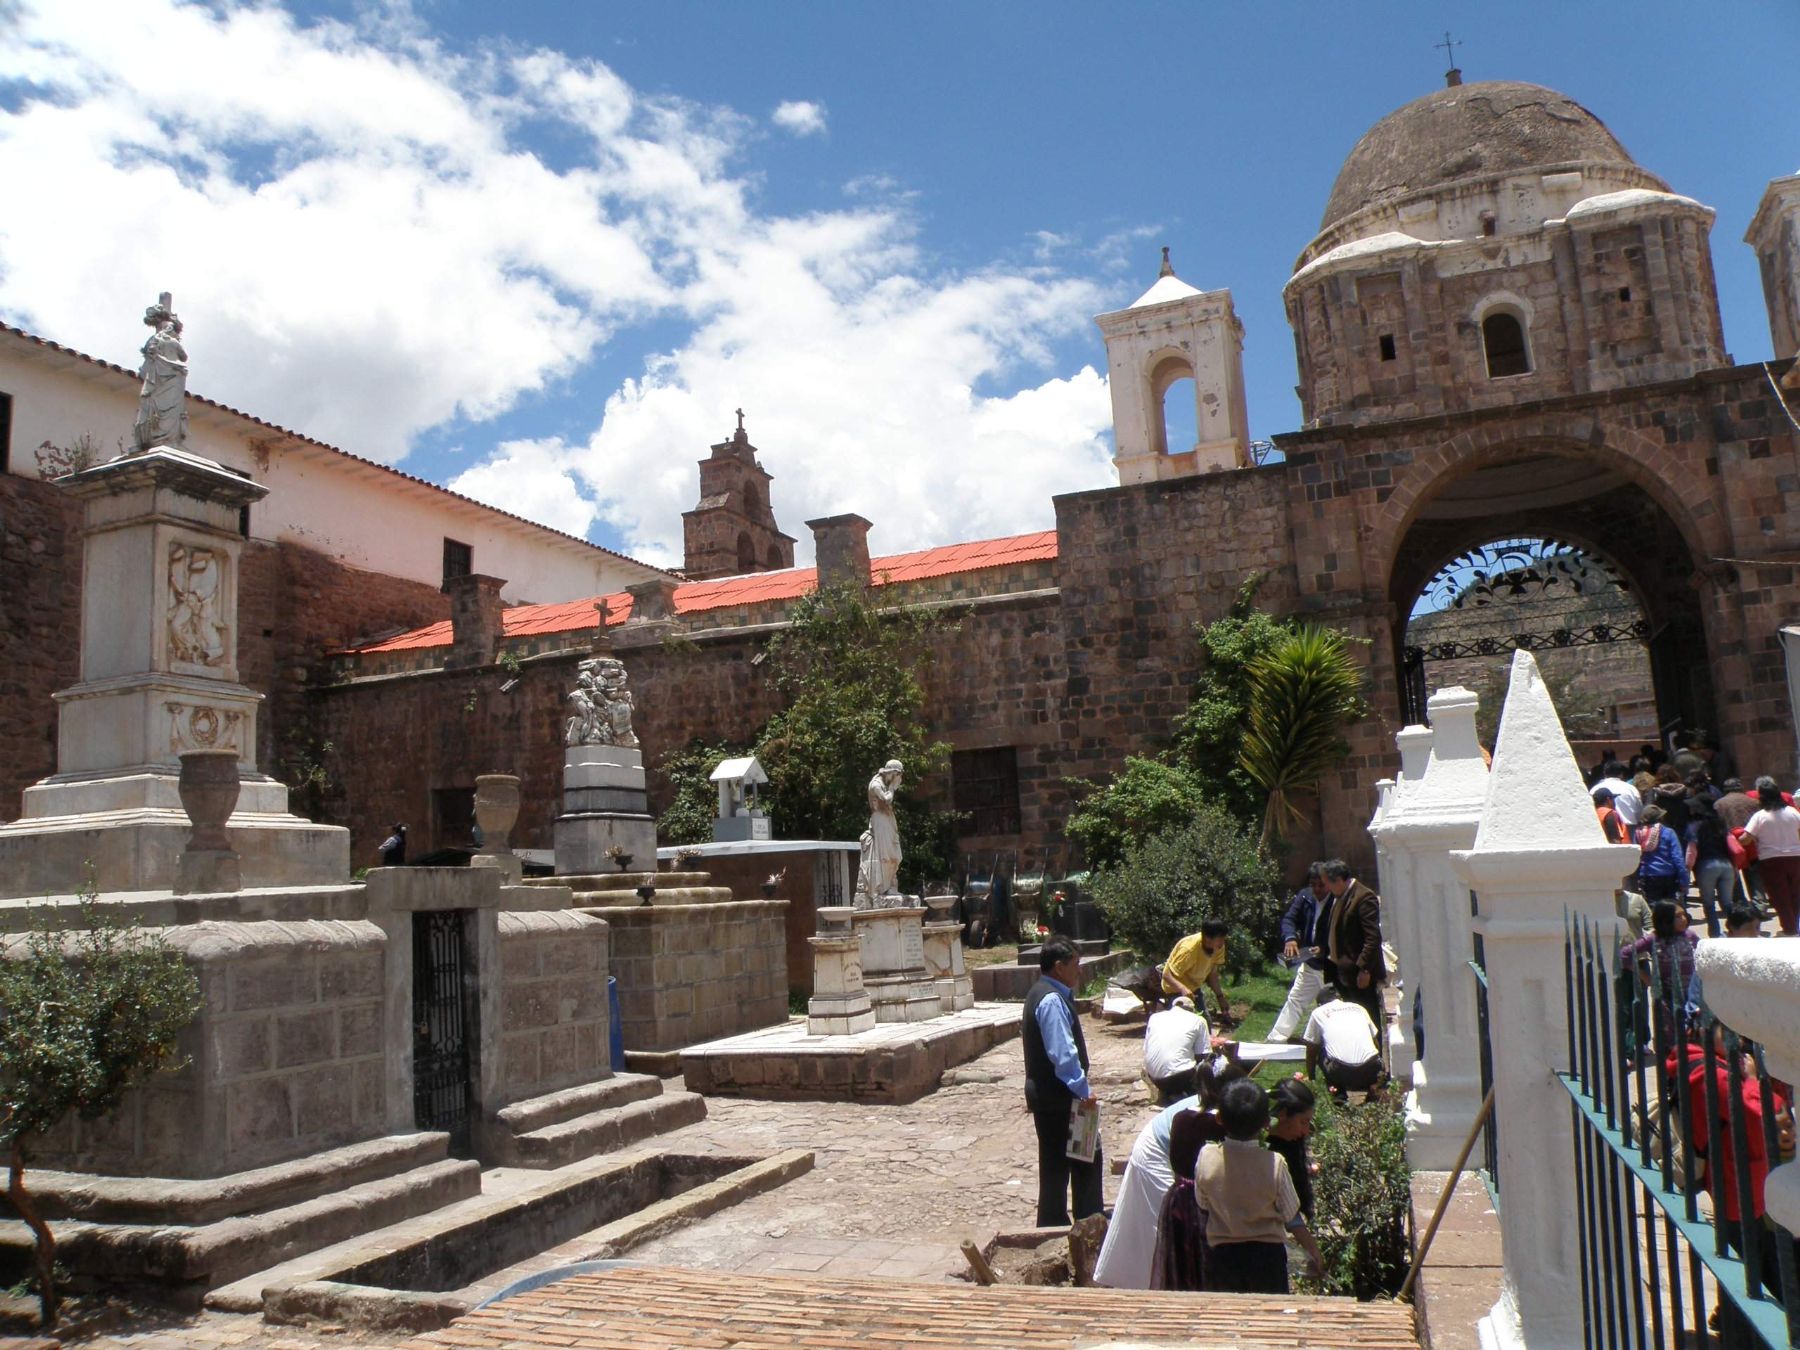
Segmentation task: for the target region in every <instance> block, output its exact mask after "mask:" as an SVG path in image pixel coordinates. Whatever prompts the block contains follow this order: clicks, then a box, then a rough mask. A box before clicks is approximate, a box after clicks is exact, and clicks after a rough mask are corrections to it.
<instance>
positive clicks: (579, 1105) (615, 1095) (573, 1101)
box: [495, 1073, 663, 1135]
mask: <svg viewBox="0 0 1800 1350" xmlns="http://www.w3.org/2000/svg"><path fill="white" fill-rule="evenodd" d="M662 1090H663V1085H662V1081H661V1080H660V1079H657V1078H653V1077H651V1076H650V1075H649V1074H642V1073H616V1074H614V1075H613V1076H612V1077H611V1078H605V1079H602V1080H601V1081H600V1082H598V1083H583V1084H582V1085H581V1086H580V1087H572V1088H567V1089H565V1090H563V1091H562V1092H551V1093H547V1094H545V1095H544V1096H542V1097H533V1098H531V1099H530V1100H528V1101H522V1102H514V1103H513V1104H512V1105H511V1106H506V1107H502V1108H501V1109H500V1110H499V1111H497V1112H496V1113H495V1119H496V1120H498V1121H499V1123H500V1124H501V1125H502V1126H503V1127H504V1128H505V1129H506V1130H508V1131H509V1132H511V1133H512V1134H515V1135H520V1134H531V1133H534V1132H535V1131H538V1130H543V1129H548V1128H549V1127H550V1126H552V1125H561V1124H562V1123H563V1122H564V1121H568V1120H573V1119H575V1118H576V1117H577V1116H585V1115H591V1114H593V1113H595V1112H598V1111H605V1110H609V1109H616V1108H619V1107H624V1106H629V1105H630V1104H631V1103H632V1102H641V1101H645V1100H647V1099H649V1098H651V1097H656V1096H660V1095H661V1093H662Z"/></svg>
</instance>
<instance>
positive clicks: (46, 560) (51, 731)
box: [0, 473, 81, 820]
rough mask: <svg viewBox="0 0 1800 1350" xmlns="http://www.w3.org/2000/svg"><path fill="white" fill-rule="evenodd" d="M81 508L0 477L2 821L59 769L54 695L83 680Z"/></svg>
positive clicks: (57, 493)
mask: <svg viewBox="0 0 1800 1350" xmlns="http://www.w3.org/2000/svg"><path fill="white" fill-rule="evenodd" d="M80 603H81V504H80V503H79V502H76V501H74V500H72V499H71V498H69V497H68V496H67V495H65V494H64V492H63V490H62V489H61V488H59V487H56V486H54V485H53V484H50V483H42V482H39V481H38V480H37V479H35V478H20V477H18V476H17V475H14V474H9V473H0V820H14V819H16V818H17V817H18V814H19V794H20V792H21V791H23V789H25V788H26V787H28V786H30V785H31V784H32V783H34V782H36V781H37V780H38V779H40V778H43V777H44V776H45V775H47V774H50V773H54V772H55V770H56V718H55V716H54V714H53V713H52V712H51V708H52V706H53V705H52V704H51V702H50V695H51V694H52V693H53V692H54V691H55V690H58V689H62V688H66V687H67V686H68V685H71V684H74V683H75V681H76V680H77V679H79V678H80V674H81V608H80Z"/></svg>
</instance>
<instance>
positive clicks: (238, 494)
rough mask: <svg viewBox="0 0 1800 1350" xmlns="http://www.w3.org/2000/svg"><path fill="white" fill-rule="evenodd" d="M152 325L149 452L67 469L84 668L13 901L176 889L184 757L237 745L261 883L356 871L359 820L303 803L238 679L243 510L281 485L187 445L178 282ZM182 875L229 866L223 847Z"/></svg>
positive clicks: (26, 804) (62, 700)
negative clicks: (259, 752) (291, 802)
mask: <svg viewBox="0 0 1800 1350" xmlns="http://www.w3.org/2000/svg"><path fill="white" fill-rule="evenodd" d="M145 322H147V323H151V324H152V326H153V327H155V328H156V333H155V334H154V335H153V336H152V337H151V339H150V341H149V342H147V343H145V344H144V371H143V374H144V390H143V395H142V399H141V401H140V405H139V411H138V421H137V425H136V427H135V429H134V433H133V434H134V437H135V439H136V442H137V449H136V450H134V451H132V452H128V453H127V454H124V455H121V456H119V457H118V458H116V459H112V460H109V461H107V462H106V463H104V464H99V465H96V466H94V467H93V468H91V469H85V470H83V471H82V472H80V473H75V474H70V475H68V476H67V477H65V478H62V479H60V480H58V481H60V482H61V483H62V484H63V486H64V488H65V489H66V490H67V491H68V492H69V493H70V494H71V495H72V496H74V497H76V498H78V499H79V500H80V501H82V502H83V503H84V517H85V527H84V532H83V537H82V564H81V679H80V681H79V682H78V683H77V684H75V685H73V686H72V687H70V688H68V689H63V690H59V691H58V692H57V693H56V695H55V699H56V703H57V709H58V711H57V727H56V732H57V739H56V770H57V771H56V772H55V773H54V774H52V775H51V776H50V777H49V778H46V779H44V780H43V781H42V782H39V783H36V784H34V785H33V786H31V787H28V788H26V789H25V792H24V799H23V803H22V808H21V812H20V818H19V820H17V821H15V822H14V823H12V824H10V825H5V826H0V899H10V898H18V897H25V896H37V897H40V898H41V897H43V896H45V895H51V894H58V893H62V892H66V891H67V889H68V887H69V884H70V882H71V880H72V879H74V878H79V877H81V876H82V874H83V870H84V864H85V863H87V862H90V861H91V862H92V863H93V865H94V875H93V880H94V884H95V885H96V886H97V887H98V888H99V889H100V890H101V891H142V890H157V889H162V890H168V889H171V888H173V887H174V886H175V884H176V882H177V872H178V870H179V868H180V859H181V857H182V855H183V854H184V853H185V852H186V851H187V843H188V835H189V829H190V821H189V818H188V814H187V812H186V811H185V810H184V809H183V808H182V802H181V794H180V787H179V785H180V780H181V775H182V755H183V754H184V752H187V751H193V750H212V751H233V752H235V761H236V765H237V778H238V785H239V793H238V797H237V800H236V802H235V803H234V804H233V806H232V808H231V815H230V819H229V821H228V822H227V826H226V836H225V839H226V843H225V845H224V846H220V836H217V835H216V834H213V833H211V832H209V842H210V844H211V845H212V846H211V847H206V848H202V849H200V850H199V851H200V852H205V853H210V854H215V855H223V854H224V853H226V852H235V853H236V854H237V855H238V859H239V871H240V875H241V880H242V884H243V885H244V886H246V887H252V888H255V887H266V886H285V885H312V884H326V883H330V882H336V881H341V880H342V879H343V878H344V877H346V876H347V875H348V874H349V868H350V834H349V831H348V830H343V829H338V828H335V827H331V826H323V825H314V824H312V823H311V822H310V821H306V820H302V819H301V818H300V817H298V816H294V815H290V814H288V809H287V805H288V793H287V788H286V786H285V785H283V784H282V783H279V782H277V781H276V780H274V779H273V778H270V777H268V776H267V775H266V774H262V773H259V772H258V771H257V768H256V718H257V711H258V708H259V707H260V705H261V704H262V701H263V696H262V695H261V694H258V693H256V692H255V691H254V690H252V689H249V688H246V687H245V686H244V685H243V684H242V683H240V682H239V679H238V575H239V573H238V568H239V561H240V554H241V551H242V548H243V539H242V536H240V535H239V533H238V516H239V512H240V511H241V510H242V509H243V508H244V507H245V506H247V505H249V504H250V503H252V502H255V501H258V500H260V499H261V498H262V497H264V496H265V495H267V493H268V489H267V488H265V487H263V486H262V485H261V484H260V483H255V482H252V481H251V480H249V479H247V478H241V477H239V476H238V475H237V474H235V473H232V472H230V471H229V470H227V469H225V468H223V467H222V466H220V465H218V464H215V463H214V462H213V461H212V460H209V459H205V458H202V457H201V456H199V455H196V454H193V453H191V452H189V451H187V450H185V449H183V448H181V445H180V439H181V437H182V435H183V434H184V431H185V427H186V414H185V413H184V412H183V410H182V401H183V398H184V397H185V386H186V378H187V374H186V372H187V366H186V353H185V352H183V351H182V349H181V346H180V342H179V340H178V339H179V334H180V332H181V321H180V320H179V319H177V318H176V317H175V315H174V314H173V312H172V311H170V309H169V296H168V295H166V294H165V295H164V296H163V297H162V299H161V301H160V302H159V303H158V304H156V305H154V306H152V307H151V309H150V311H149V313H148V314H146V316H145ZM212 863H213V864H217V866H213V865H211V864H209V865H208V866H199V864H198V863H197V862H196V863H190V865H189V874H188V875H187V876H186V877H184V878H182V879H181V880H182V884H183V885H184V886H186V887H193V886H197V885H199V884H201V883H202V882H203V881H205V880H206V878H207V876H208V875H212V876H216V878H217V879H218V880H219V881H220V882H221V883H228V882H229V881H230V880H231V871H230V868H229V866H228V865H227V864H226V863H225V860H224V859H223V857H222V856H220V857H216V858H214V859H213V860H212Z"/></svg>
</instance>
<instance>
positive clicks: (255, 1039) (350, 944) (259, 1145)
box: [33, 920, 387, 1177]
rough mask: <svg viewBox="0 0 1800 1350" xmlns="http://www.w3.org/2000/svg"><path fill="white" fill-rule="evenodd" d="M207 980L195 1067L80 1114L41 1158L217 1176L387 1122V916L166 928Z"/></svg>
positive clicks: (345, 1140) (141, 1172) (84, 1166)
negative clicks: (118, 1103) (115, 1107)
mask: <svg viewBox="0 0 1800 1350" xmlns="http://www.w3.org/2000/svg"><path fill="white" fill-rule="evenodd" d="M163 935H164V936H165V937H166V938H167V939H168V941H169V943H170V945H171V946H173V947H174V948H175V949H176V950H178V951H180V952H181V953H182V954H183V956H184V957H185V958H186V959H187V961H188V964H189V965H190V966H191V967H192V968H193V971H194V973H195V975H196V976H197V977H198V979H199V982H200V996H201V1000H202V1002H201V1007H200V1012H199V1014H198V1016H197V1017H196V1019H195V1021H194V1022H193V1024H192V1025H191V1026H190V1027H189V1028H188V1029H187V1031H186V1032H184V1033H183V1035H182V1037H181V1052H182V1053H183V1054H184V1055H185V1056H186V1057H187V1060H188V1063H187V1065H186V1067H184V1068H183V1069H181V1070H180V1071H179V1072H177V1073H172V1074H162V1075H158V1076H157V1077H156V1078H153V1079H151V1080H150V1082H149V1083H148V1084H146V1085H145V1086H143V1087H142V1088H139V1089H138V1090H136V1091H134V1092H133V1093H131V1094H130V1096H129V1097H128V1098H127V1099H126V1102H125V1104H124V1105H123V1106H122V1107H121V1108H120V1110H119V1111H117V1112H116V1113H114V1114H113V1115H111V1116H108V1117H105V1118H103V1119H101V1120H98V1121H82V1120H77V1119H73V1118H71V1119H70V1120H69V1121H68V1122H67V1123H66V1124H65V1125H64V1126H63V1127H61V1128H60V1129H58V1130H57V1131H56V1132H55V1133H54V1134H52V1135H51V1136H50V1137H48V1138H47V1139H45V1140H44V1141H43V1144H42V1145H41V1146H40V1147H39V1148H38V1149H36V1150H34V1154H33V1161H34V1162H35V1163H36V1164H37V1165H38V1166H42V1167H50V1168H60V1169H71V1170H79V1171H84V1172H104V1173H112V1174H115V1175H120V1176H158V1177H215V1176H223V1175H226V1174H227V1173H231V1172H239V1171H243V1170H245V1169H247V1168H252V1167H260V1166H263V1165H266V1164H270V1163H276V1162H282V1161H285V1160H287V1159H290V1158H296V1157H300V1156H301V1155H303V1154H306V1153H311V1152H316V1151H318V1150H320V1149H327V1148H332V1147H336V1146H338V1145H342V1144H349V1143H355V1142H357V1141H358V1140H362V1139H370V1138H374V1137H376V1136H378V1135H381V1134H383V1133H386V1115H385V1112H386V1107H387V1102H386V1096H385V1094H386V1087H387V1080H386V1074H385V1070H384V1061H383V1046H382V1039H381V1038H382V1006H383V973H382V962H383V951H384V946H385V942H384V939H383V937H382V933H381V930H380V929H379V928H377V927H376V926H375V925H374V924H372V923H367V922H363V921H353V922H344V921H329V920H318V921H304V922H267V923H216V922H215V923H198V924H190V925H185V926H182V927H178V928H170V929H165V930H163Z"/></svg>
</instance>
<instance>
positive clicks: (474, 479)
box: [446, 438, 595, 537]
mask: <svg viewBox="0 0 1800 1350" xmlns="http://www.w3.org/2000/svg"><path fill="white" fill-rule="evenodd" d="M570 461H571V456H570V454H569V451H568V448H567V447H566V446H564V445H563V443H562V442H561V441H559V440H556V439H554V438H553V439H549V440H541V441H502V442H501V443H500V445H499V446H498V447H497V448H496V449H495V450H494V453H493V454H492V455H491V456H489V458H488V459H486V460H485V461H483V462H482V463H480V464H477V465H476V466H475V467H474V468H472V469H466V470H464V471H463V472H462V473H459V474H458V475H457V476H456V477H454V478H452V479H451V480H450V482H449V483H448V484H446V486H447V487H449V488H450V489H451V491H453V492H460V493H462V494H463V495H464V496H468V497H473V498H474V499H475V500H476V501H478V502H486V503H487V504H488V505H489V506H498V507H500V508H501V509H503V510H506V511H511V512H512V513H513V514H514V515H517V516H524V517H526V518H527V519H529V520H535V521H537V522H538V523H539V524H541V525H548V526H550V528H551V529H553V530H561V531H562V532H563V533H564V534H573V535H577V536H582V537H585V536H586V534H587V532H588V527H589V526H590V525H592V524H593V523H594V515H595V510H594V503H593V502H592V501H590V500H589V499H588V498H587V496H586V495H584V494H583V493H582V491H581V488H580V487H579V485H578V484H577V483H576V481H575V475H574V473H573V472H572V465H571V462H570Z"/></svg>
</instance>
